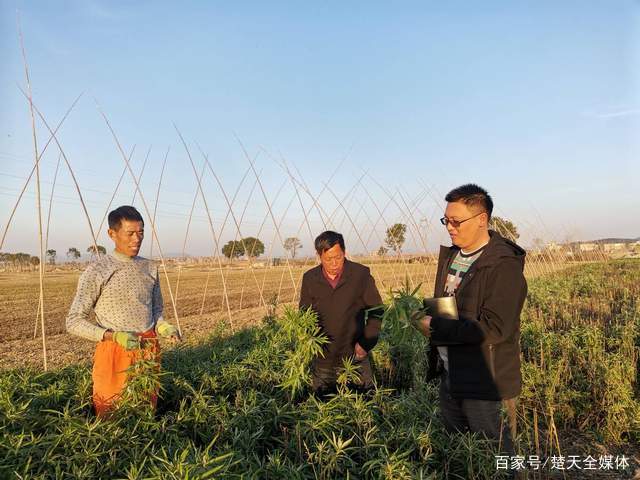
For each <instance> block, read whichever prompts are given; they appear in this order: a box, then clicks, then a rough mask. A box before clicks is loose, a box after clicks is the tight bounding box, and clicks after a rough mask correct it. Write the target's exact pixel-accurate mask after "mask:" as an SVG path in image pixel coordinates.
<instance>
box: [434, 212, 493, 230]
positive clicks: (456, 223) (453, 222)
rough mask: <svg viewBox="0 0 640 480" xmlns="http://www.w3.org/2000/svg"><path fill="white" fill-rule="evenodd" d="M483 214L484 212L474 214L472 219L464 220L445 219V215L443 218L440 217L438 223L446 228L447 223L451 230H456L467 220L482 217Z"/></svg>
mask: <svg viewBox="0 0 640 480" xmlns="http://www.w3.org/2000/svg"><path fill="white" fill-rule="evenodd" d="M483 213H484V212H480V213H476V214H475V215H474V216H473V217H469V218H465V219H464V220H454V219H452V218H447V216H446V215H445V216H444V217H442V218H441V219H440V223H441V224H443V225H444V226H445V227H446V226H447V223H448V224H450V225H451V226H452V227H453V228H458V227H459V226H460V225H462V224H463V223H464V222H466V221H467V220H471V219H472V218H476V217H477V216H478V215H482V214H483Z"/></svg>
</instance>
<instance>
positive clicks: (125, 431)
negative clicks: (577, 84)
mask: <svg viewBox="0 0 640 480" xmlns="http://www.w3.org/2000/svg"><path fill="white" fill-rule="evenodd" d="M639 280H640V262H638V261H634V260H627V261H618V262H608V263H594V264H587V265H581V266H575V267H570V268H568V269H566V270H563V271H561V272H557V273H554V274H551V275H546V276H543V277H539V278H534V279H530V280H529V296H528V300H527V303H526V305H525V310H524V312H523V317H522V337H521V347H522V359H523V366H522V371H523V378H524V387H523V392H522V395H521V396H520V401H519V405H518V428H519V431H518V438H517V450H518V453H520V454H521V455H523V456H526V457H528V456H531V455H538V456H539V457H540V458H543V459H548V458H551V457H553V456H560V455H562V456H564V457H569V456H570V455H576V456H578V455H579V456H581V458H585V457H586V456H587V455H591V456H592V457H595V459H598V457H599V456H600V455H613V456H614V458H615V457H619V456H622V455H624V456H625V457H626V458H627V459H628V466H627V467H623V468H618V469H616V468H614V469H611V470H603V469H597V470H593V471H586V470H583V471H580V472H577V471H565V472H562V471H555V472H554V471H553V470H552V469H550V467H549V465H547V466H546V467H545V468H544V469H541V470H539V471H537V472H536V471H532V470H528V473H529V478H548V477H554V478H563V476H564V477H566V478H633V476H634V472H635V471H636V469H638V468H640V467H639V464H638V456H639V455H640V448H639V447H638V445H639V444H640V395H639V394H640V391H639V388H638V380H639V378H638V355H639V353H640V315H639V314H640V303H639V301H638V298H639V297H640V282H639ZM412 333H415V332H412ZM320 341H321V340H320V338H319V336H318V335H317V332H316V331H315V324H314V319H313V317H312V316H311V315H308V314H303V313H299V312H297V311H294V310H285V311H284V312H282V313H281V314H279V315H277V316H275V315H274V316H271V317H267V318H265V320H264V321H263V322H261V323H260V324H258V325H255V326H250V327H247V328H245V329H243V330H240V331H238V332H237V333H235V334H230V333H229V329H228V328H226V325H225V324H223V323H221V324H219V325H218V327H217V330H216V332H214V333H213V334H212V335H211V336H210V337H209V338H208V339H206V340H203V341H202V342H200V343H198V344H188V345H183V346H181V347H179V348H176V349H174V350H168V351H166V352H165V353H164V355H163V358H162V367H163V369H162V370H163V373H162V374H160V375H158V374H155V373H151V372H153V370H152V369H150V370H148V371H147V373H144V372H143V373H142V374H141V375H140V376H139V380H137V381H136V382H134V383H133V384H132V385H131V387H130V389H129V390H128V391H127V393H126V396H127V402H123V405H125V404H126V406H123V407H122V408H120V409H119V410H118V411H117V412H116V413H115V414H114V416H113V418H111V419H110V420H107V421H104V420H98V419H96V418H95V416H94V415H93V414H92V411H91V373H90V369H89V366H88V365H87V364H75V365H71V366H67V367H64V368H59V369H56V370H51V371H48V372H41V371H37V370H31V369H10V370H4V371H2V372H1V373H0V429H1V433H2V434H1V436H0V477H2V478H93V479H95V478H131V479H134V478H135V479H137V478H175V479H187V478H189V479H196V478H256V479H263V478H273V479H280V478H287V479H296V478H301V479H302V478H310V479H311V478H319V479H334V478H353V479H356V478H386V479H403V478H407V479H413V478H463V479H467V478H497V477H498V476H499V474H502V473H506V472H496V459H495V457H494V455H495V452H494V451H493V450H492V448H493V447H492V446H491V445H489V444H487V443H486V442H484V441H482V440H481V439H478V438H475V437H472V436H469V435H461V434H458V435H452V436H450V435H447V434H445V433H444V431H443V429H442V426H441V423H440V421H439V418H438V411H437V410H438V408H437V404H438V402H437V388H436V385H433V384H425V382H424V374H425V368H426V365H425V349H426V348H427V347H426V342H425V341H424V340H423V339H422V338H421V337H419V336H418V335H417V334H413V335H407V331H406V330H403V329H401V328H398V325H393V324H392V322H387V323H386V324H385V326H384V330H383V336H382V339H381V341H380V343H379V344H378V346H377V347H376V349H375V350H374V364H375V370H376V378H377V381H378V388H377V390H376V391H375V392H374V393H372V394H369V395H362V394H360V393H356V392H352V391H349V389H348V388H346V387H343V388H341V389H340V392H339V393H338V395H336V396H335V397H333V398H332V399H330V400H329V401H327V402H324V403H323V402H319V401H317V400H316V399H314V398H313V397H310V396H309V394H308V383H309V380H310V378H309V362H310V359H311V357H312V355H313V352H314V349H316V348H317V345H318V342H320ZM146 367H147V365H144V364H142V365H140V366H139V368H141V369H143V370H144V369H145V368H146ZM354 374H357V372H354V371H353V369H352V368H350V367H349V366H348V365H347V366H346V368H345V372H344V374H343V375H342V380H343V381H344V383H345V384H346V382H347V381H348V380H349V378H350V377H351V376H353V375H354ZM157 382H159V383H160V384H161V385H162V392H161V399H160V401H159V405H158V409H157V411H156V412H155V413H150V412H149V411H148V409H146V408H145V405H144V400H143V399H144V395H143V393H144V391H145V388H148V386H149V385H152V384H155V383H157ZM614 467H615V465H614ZM636 473H637V472H636Z"/></svg>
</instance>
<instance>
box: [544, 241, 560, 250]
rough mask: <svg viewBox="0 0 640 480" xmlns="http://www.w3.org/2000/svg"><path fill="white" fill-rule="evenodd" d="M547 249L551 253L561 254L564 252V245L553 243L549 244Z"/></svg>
mask: <svg viewBox="0 0 640 480" xmlns="http://www.w3.org/2000/svg"><path fill="white" fill-rule="evenodd" d="M546 249H547V251H549V252H559V251H561V250H562V245H558V244H557V243H556V242H551V243H548V244H547V246H546Z"/></svg>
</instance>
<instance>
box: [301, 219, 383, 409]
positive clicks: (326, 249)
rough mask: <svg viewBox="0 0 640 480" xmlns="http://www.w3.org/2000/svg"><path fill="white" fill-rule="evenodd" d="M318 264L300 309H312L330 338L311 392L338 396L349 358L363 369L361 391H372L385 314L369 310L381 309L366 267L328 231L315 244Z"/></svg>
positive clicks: (304, 290)
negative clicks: (372, 356) (373, 355)
mask: <svg viewBox="0 0 640 480" xmlns="http://www.w3.org/2000/svg"><path fill="white" fill-rule="evenodd" d="M315 248H316V252H317V253H318V256H319V257H320V265H318V266H317V267H315V268H312V269H311V270H308V271H307V272H305V274H304V276H303V277H302V287H301V291H300V308H301V309H307V308H309V307H311V308H312V309H313V310H314V311H315V312H316V313H317V314H318V320H319V323H320V327H321V329H322V331H323V333H324V334H325V335H327V337H328V338H329V343H328V344H326V345H325V348H324V356H321V357H318V358H316V359H315V360H314V362H313V390H314V392H315V393H316V394H317V395H319V396H321V397H323V396H325V395H327V394H329V393H331V392H334V391H335V388H336V379H337V375H338V370H339V369H340V368H341V367H342V361H343V359H346V358H349V359H352V360H353V361H354V363H356V364H357V365H358V366H359V367H360V368H359V372H358V373H359V375H360V387H362V388H364V389H368V388H371V386H372V375H371V364H370V362H369V357H368V352H369V351H370V350H371V349H372V348H373V347H374V346H375V344H376V342H377V341H378V333H379V332H380V324H381V322H382V320H381V316H382V312H383V309H380V310H379V311H378V313H377V314H376V313H375V312H374V314H369V316H368V320H367V322H366V323H365V310H367V309H369V308H372V307H377V306H380V305H381V304H382V299H381V298H380V294H379V293H378V289H377V288H376V284H375V281H374V279H373V277H372V276H371V273H370V271H369V268H368V267H365V266H364V265H360V264H359V263H355V262H351V261H349V260H347V259H346V258H345V246H344V238H343V237H342V235H341V234H339V233H336V232H332V231H327V232H323V233H321V234H320V235H319V236H318V237H317V238H316V240H315Z"/></svg>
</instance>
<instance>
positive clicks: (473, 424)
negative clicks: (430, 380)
mask: <svg viewBox="0 0 640 480" xmlns="http://www.w3.org/2000/svg"><path fill="white" fill-rule="evenodd" d="M506 402H507V401H505V404H506ZM509 402H511V401H509ZM502 406H503V401H502V400H475V399H458V398H453V397H452V396H451V394H450V392H449V381H448V378H447V372H442V376H441V377H440V415H441V417H442V422H443V423H444V427H445V429H446V430H447V431H448V432H449V433H453V432H456V431H458V432H471V433H479V434H484V435H485V436H486V437H487V438H488V439H489V440H494V441H496V442H498V444H499V449H500V451H501V452H502V453H504V454H505V455H510V456H513V455H515V450H514V447H513V440H512V438H511V431H514V434H515V424H514V423H511V421H512V420H513V421H514V422H515V418H513V417H512V416H511V412H508V413H509V417H510V418H509V421H505V419H504V417H503V415H502ZM505 406H507V405H505ZM513 406H514V408H515V402H513ZM514 413H515V412H514ZM510 423H511V425H510ZM510 427H511V428H510Z"/></svg>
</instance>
